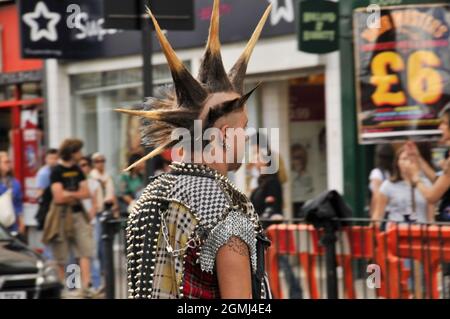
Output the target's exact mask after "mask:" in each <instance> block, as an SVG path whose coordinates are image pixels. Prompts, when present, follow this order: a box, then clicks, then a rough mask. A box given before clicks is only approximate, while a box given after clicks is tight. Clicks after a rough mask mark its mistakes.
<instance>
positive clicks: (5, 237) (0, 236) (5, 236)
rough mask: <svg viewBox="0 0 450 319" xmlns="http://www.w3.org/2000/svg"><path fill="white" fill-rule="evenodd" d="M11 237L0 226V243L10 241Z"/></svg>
mask: <svg viewBox="0 0 450 319" xmlns="http://www.w3.org/2000/svg"><path fill="white" fill-rule="evenodd" d="M11 238H12V237H11V235H9V234H8V232H7V231H6V229H4V228H3V227H2V226H0V241H1V240H11Z"/></svg>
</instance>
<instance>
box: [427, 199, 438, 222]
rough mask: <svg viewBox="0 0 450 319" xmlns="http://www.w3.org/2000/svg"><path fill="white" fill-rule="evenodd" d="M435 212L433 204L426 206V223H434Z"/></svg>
mask: <svg viewBox="0 0 450 319" xmlns="http://www.w3.org/2000/svg"><path fill="white" fill-rule="evenodd" d="M435 212H436V209H435V207H434V205H433V204H430V203H429V204H428V205H427V222H429V223H434V221H435V220H434V213H435Z"/></svg>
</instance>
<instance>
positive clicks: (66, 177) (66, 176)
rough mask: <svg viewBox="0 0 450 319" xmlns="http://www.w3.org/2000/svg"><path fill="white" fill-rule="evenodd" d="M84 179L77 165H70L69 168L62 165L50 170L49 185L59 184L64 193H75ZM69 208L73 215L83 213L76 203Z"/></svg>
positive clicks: (79, 205) (78, 203)
mask: <svg viewBox="0 0 450 319" xmlns="http://www.w3.org/2000/svg"><path fill="white" fill-rule="evenodd" d="M85 179H86V178H85V177H84V174H83V172H82V171H81V169H80V168H79V167H78V165H71V166H70V167H67V166H64V165H63V164H58V165H56V166H55V168H54V169H53V170H52V173H51V175H50V183H51V184H55V183H61V184H62V188H63V189H64V190H65V191H66V192H77V191H78V190H79V189H80V184H81V182H83V181H84V180H85ZM71 207H72V210H73V212H74V213H78V212H82V211H83V207H82V206H81V204H80V202H78V201H77V202H76V203H75V204H73V205H71Z"/></svg>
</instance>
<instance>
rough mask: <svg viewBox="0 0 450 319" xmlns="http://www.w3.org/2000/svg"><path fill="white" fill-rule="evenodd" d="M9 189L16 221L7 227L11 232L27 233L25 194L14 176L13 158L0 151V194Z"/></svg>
mask: <svg viewBox="0 0 450 319" xmlns="http://www.w3.org/2000/svg"><path fill="white" fill-rule="evenodd" d="M8 190H11V192H12V204H13V207H14V213H15V215H16V218H15V222H14V224H13V225H11V226H9V225H8V226H9V227H8V228H7V229H8V231H10V232H19V233H20V234H21V235H24V234H25V223H24V220H23V214H22V213H23V202H22V198H23V194H22V189H21V187H20V183H19V181H18V180H17V179H15V178H14V175H13V171H12V163H11V159H10V158H9V155H8V153H7V152H0V196H1V195H3V194H4V193H5V192H7V191H8Z"/></svg>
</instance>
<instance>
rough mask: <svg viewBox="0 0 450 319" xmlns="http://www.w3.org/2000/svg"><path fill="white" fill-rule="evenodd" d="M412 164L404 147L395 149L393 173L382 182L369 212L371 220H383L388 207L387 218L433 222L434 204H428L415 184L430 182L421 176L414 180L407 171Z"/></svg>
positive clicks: (400, 220)
mask: <svg viewBox="0 0 450 319" xmlns="http://www.w3.org/2000/svg"><path fill="white" fill-rule="evenodd" d="M411 163H412V159H411V157H410V156H409V154H408V151H407V149H406V147H405V146H403V147H401V148H400V149H398V151H397V152H396V155H395V158H394V163H393V170H392V176H391V177H390V178H389V179H387V180H385V181H384V182H383V183H382V184H381V187H380V191H379V194H378V196H377V201H376V205H375V211H374V214H373V215H372V219H373V220H374V221H380V220H382V219H383V217H384V214H385V212H386V207H387V206H389V214H388V218H387V219H388V220H389V221H393V222H408V223H413V222H419V223H428V222H432V221H434V205H432V204H429V203H427V201H426V199H425V198H424V196H422V194H421V193H420V191H419V190H418V189H417V185H418V183H424V184H425V185H430V182H429V181H428V180H427V179H426V178H425V177H424V176H422V175H421V176H418V177H417V179H418V180H420V182H418V181H415V180H413V179H412V178H411V177H410V174H408V169H409V167H410V166H411Z"/></svg>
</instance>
